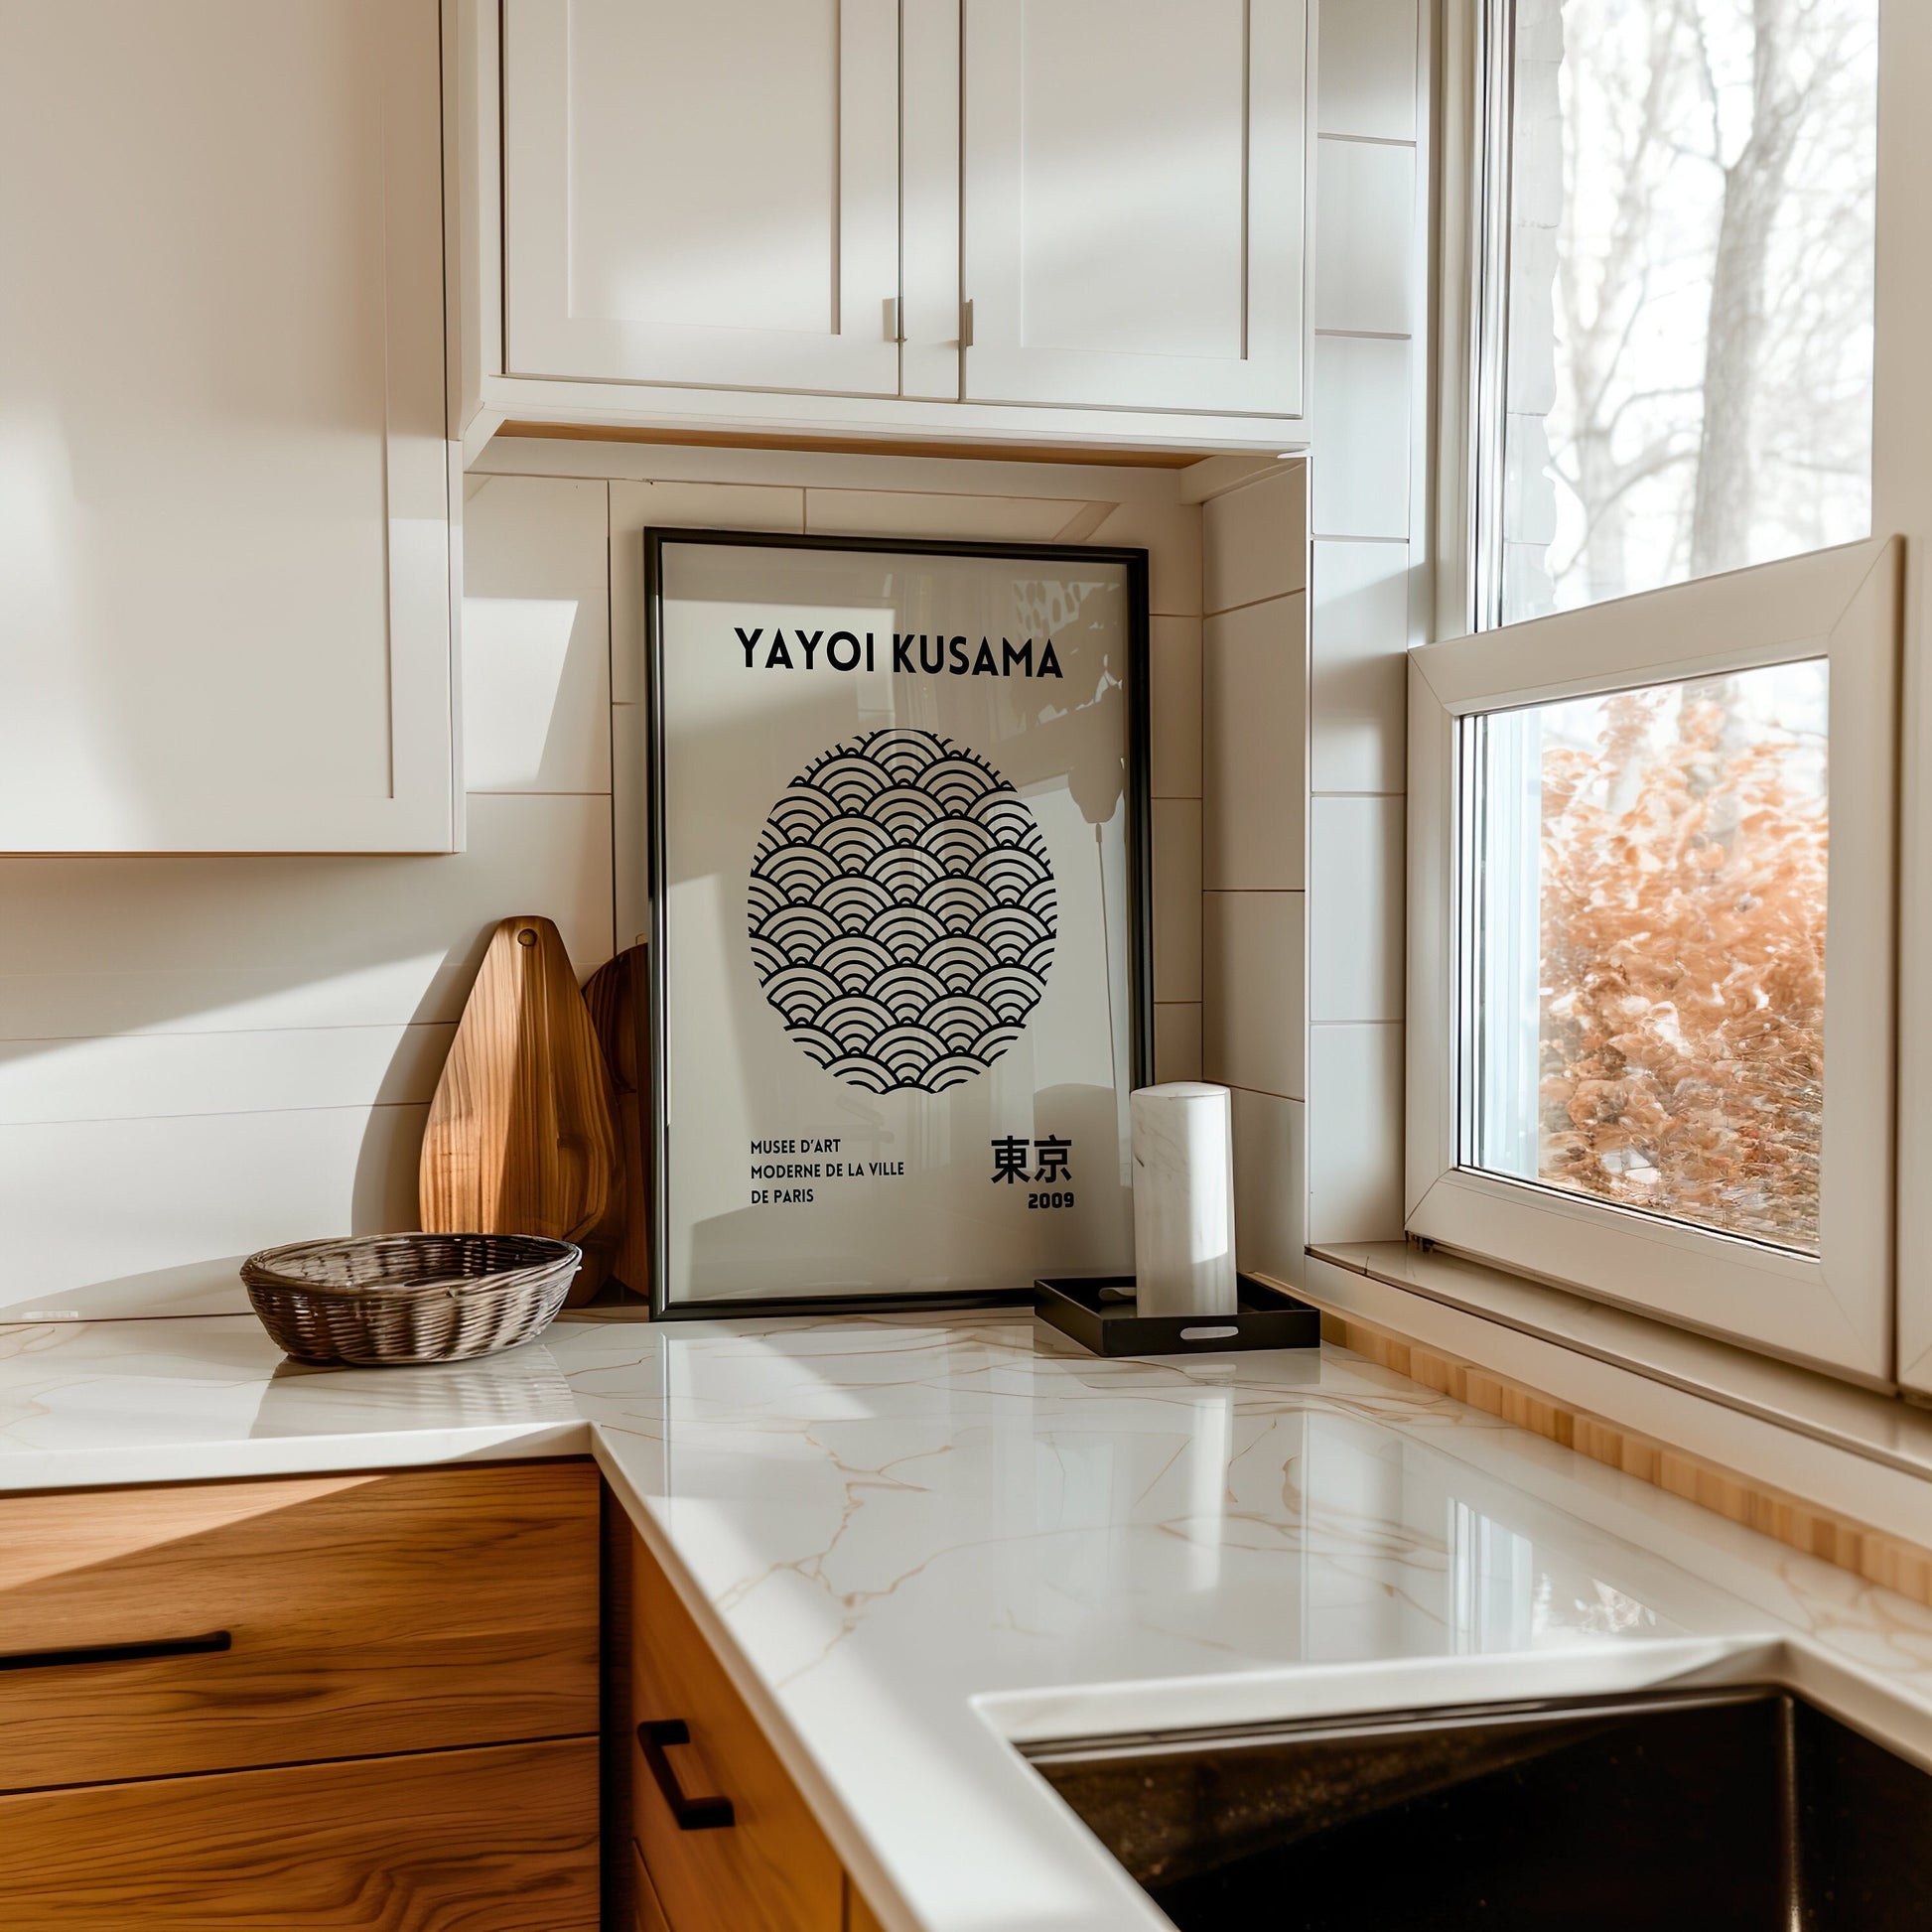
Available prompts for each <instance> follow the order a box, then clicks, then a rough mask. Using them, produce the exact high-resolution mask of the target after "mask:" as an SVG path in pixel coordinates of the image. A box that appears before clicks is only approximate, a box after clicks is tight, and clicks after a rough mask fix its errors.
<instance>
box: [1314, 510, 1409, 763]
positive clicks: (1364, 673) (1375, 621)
mask: <svg viewBox="0 0 1932 1932" xmlns="http://www.w3.org/2000/svg"><path fill="white" fill-rule="evenodd" d="M1409 567H1410V559H1409V546H1408V545H1407V544H1406V543H1322V542H1317V543H1316V544H1315V545H1314V547H1313V555H1312V556H1311V559H1310V563H1309V785H1310V788H1311V790H1314V791H1318V792H1319V791H1389V792H1397V791H1403V790H1406V789H1407V788H1408V773H1407V769H1406V764H1407V750H1406V748H1407V744H1408V716H1409V700H1408V689H1409V685H1408V657H1407V650H1408V645H1409Z"/></svg>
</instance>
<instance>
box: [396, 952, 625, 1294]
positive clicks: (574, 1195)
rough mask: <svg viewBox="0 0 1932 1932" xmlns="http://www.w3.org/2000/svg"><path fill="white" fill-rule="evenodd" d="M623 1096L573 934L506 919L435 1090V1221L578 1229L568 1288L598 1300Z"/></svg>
mask: <svg viewBox="0 0 1932 1932" xmlns="http://www.w3.org/2000/svg"><path fill="white" fill-rule="evenodd" d="M614 1100H615V1096H614V1094H613V1091H612V1085H611V1074H610V1070H609V1068H608V1067H607V1066H606V1065H605V1063H604V1053H603V1049H602V1048H601V1047H600V1046H599V1045H598V1042H597V1034H596V1032H595V1030H594V1029H593V1027H592V1025H591V1016H590V1010H589V1009H588V1008H587V1007H586V1006H585V1004H584V996H583V994H582V993H581V992H579V991H578V987H577V975H576V974H575V973H574V972H573V971H572V970H571V964H570V955H569V954H568V953H567V952H565V950H564V942H563V938H562V935H561V934H559V932H558V931H557V928H556V927H555V926H554V925H552V924H551V922H550V921H549V920H548V919H537V918H515V919H504V920H503V921H502V922H501V923H500V924H499V925H498V926H497V928H496V930H495V932H494V933H493V934H492V935H491V936H490V941H489V950H488V951H487V952H486V953H485V954H484V955H483V970H482V971H481V972H479V973H478V975H477V983H476V985H475V986H474V987H473V988H472V989H471V992H470V1003H469V1005H468V1006H466V1007H465V1008H464V1010H463V1019H462V1022H461V1024H460V1025H459V1026H458V1028H457V1031H456V1040H455V1042H454V1043H453V1044H452V1046H451V1047H450V1057H449V1059H448V1060H447V1061H446V1062H445V1063H444V1067H443V1077H442V1079H441V1080H439V1081H438V1082H437V1086H436V1097H435V1099H434V1100H433V1101H431V1103H430V1110H429V1125H428V1126H427V1127H426V1128H425V1129H424V1131H423V1154H422V1165H421V1168H420V1170H419V1173H418V1181H417V1187H418V1205H419V1208H420V1211H421V1215H422V1222H423V1226H424V1228H425V1229H426V1230H427V1231H429V1232H431V1233H444V1232H456V1231H459V1230H477V1231H481V1232H483V1233H485V1234H541V1235H549V1236H551V1237H552V1238H553V1239H557V1240H563V1241H575V1242H576V1243H577V1244H578V1245H579V1246H580V1247H581V1248H582V1249H583V1250H584V1267H583V1270H582V1272H581V1273H580V1274H579V1275H578V1277H577V1281H576V1283H575V1285H574V1286H573V1287H572V1289H571V1294H570V1300H571V1301H572V1303H577V1302H582V1301H586V1300H588V1299H589V1298H590V1296H592V1295H593V1294H595V1293H596V1291H597V1289H598V1287H599V1286H600V1285H601V1284H602V1282H603V1281H604V1278H605V1276H606V1275H607V1274H608V1273H609V1272H610V1266H611V1258H612V1253H613V1250H614V1248H615V1245H616V1242H617V1238H618V1235H619V1234H620V1232H621V1227H622V1221H623V1168H622V1165H621V1150H620V1147H619V1142H618V1128H617V1116H616V1112H615V1106H614Z"/></svg>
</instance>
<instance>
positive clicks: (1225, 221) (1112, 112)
mask: <svg viewBox="0 0 1932 1932" xmlns="http://www.w3.org/2000/svg"><path fill="white" fill-rule="evenodd" d="M1306 36H1307V22H1306V18H1305V6H1304V0H966V7H965V26H964V35H963V40H964V47H965V63H966V71H965V87H966V106H965V132H964V162H963V182H962V195H963V200H964V210H963V226H962V254H963V261H964V274H965V285H964V288H963V291H962V293H963V294H964V295H965V296H966V297H967V298H968V300H970V301H971V303H972V305H973V308H972V334H971V346H970V347H969V348H968V349H967V351H966V395H967V397H968V398H969V399H970V400H973V401H977V402H1033V403H1084V404H1094V405H1099V406H1102V407H1114V408H1134V409H1188V410H1214V411H1228V412H1243V413H1253V414H1262V415H1281V416H1293V415H1297V414H1299V413H1300V411H1301V407H1302V361H1303V351H1302V344H1303V299H1302V285H1303V265H1302V245H1303V228H1304V219H1303V183H1304V178H1305V175H1306V172H1307V170H1306V162H1305V149H1306V136H1305V123H1306V104H1305V94H1306V79H1307V54H1306Z"/></svg>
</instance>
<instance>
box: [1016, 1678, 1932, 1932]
mask: <svg viewBox="0 0 1932 1932" xmlns="http://www.w3.org/2000/svg"><path fill="white" fill-rule="evenodd" d="M1027 1754H1028V1756H1029V1757H1030V1758H1032V1759H1033V1761H1034V1764H1035V1768H1036V1769H1037V1770H1038V1771H1039V1773H1040V1774H1041V1775H1042V1776H1043V1777H1044V1778H1046V1779H1047V1781H1048V1782H1049V1783H1051V1784H1052V1785H1053V1787H1054V1788H1055V1789H1056V1790H1057V1791H1058V1792H1059V1793H1060V1795H1061V1797H1063V1798H1064V1799H1065V1800H1066V1802H1067V1803H1068V1804H1069V1805H1070V1806H1071V1807H1072V1808H1073V1810H1074V1811H1075V1812H1077V1813H1078V1814H1079V1816H1080V1817H1081V1818H1082V1819H1084V1820H1085V1821H1086V1823H1087V1825H1088V1827H1089V1828H1090V1829H1091V1830H1092V1831H1093V1833H1094V1834H1095V1836H1096V1837H1098V1838H1099V1839H1100V1840H1101V1842H1102V1843H1103V1844H1105V1845H1106V1847H1107V1848H1108V1850H1109V1851H1110V1852H1112V1853H1113V1855H1114V1856H1115V1857H1116V1858H1117V1859H1118V1860H1119V1861H1120V1862H1121V1863H1122V1864H1124V1865H1125V1866H1126V1867H1127V1869H1128V1870H1129V1871H1130V1872H1131V1873H1132V1874H1133V1876H1134V1877H1135V1879H1136V1880H1137V1881H1138V1882H1139V1883H1140V1884H1141V1885H1142V1886H1143V1887H1144V1889H1145V1890H1146V1891H1147V1892H1148V1893H1149V1895H1150V1896H1151V1897H1152V1898H1153V1899H1154V1901H1155V1903H1156V1904H1157V1905H1159V1906H1160V1907H1161V1909H1162V1910H1163V1911H1164V1912H1166V1913H1167V1915H1168V1916H1169V1918H1171V1919H1172V1920H1173V1923H1174V1924H1175V1925H1176V1926H1177V1927H1179V1928H1180V1932H1221V1928H1224V1927H1239V1928H1242V1932H1262V1929H1263V1928H1266V1932H1344V1928H1345V1929H1346V1932H1371V1929H1372V1932H1475V1929H1476V1928H1486V1927H1495V1928H1497V1932H1541V1929H1542V1928H1546V1927H1547V1928H1550V1929H1551V1932H1633V1928H1642V1932H1924V1928H1926V1927H1927V1926H1932V1775H1929V1774H1928V1773H1927V1772H1925V1771H1923V1770H1920V1769H1919V1768H1918V1767H1917V1766H1916V1765H1913V1764H1909V1763H1907V1762H1906V1761H1905V1760H1904V1759H1902V1758H1899V1757H1897V1756H1895V1755H1893V1754H1892V1753H1891V1752H1889V1751H1887V1750H1885V1749H1883V1748H1881V1747H1880V1746H1879V1745H1877V1744H1874V1743H1872V1742H1871V1741H1870V1740H1869V1739H1867V1738H1866V1737H1864V1736H1863V1735H1862V1734H1861V1733H1859V1732H1858V1731H1855V1730H1853V1729H1852V1728H1850V1727H1849V1726H1848V1725H1844V1724H1841V1723H1840V1722H1839V1721H1838V1720H1837V1719H1835V1718H1833V1717H1831V1716H1829V1715H1828V1714H1827V1713H1825V1712H1823V1711H1821V1710H1819V1709H1818V1708H1817V1707H1815V1706H1813V1705H1810V1704H1807V1703H1806V1702H1805V1701H1804V1700H1802V1699H1800V1698H1798V1697H1796V1696H1794V1695H1793V1694H1791V1693H1790V1692H1788V1691H1783V1690H1778V1689H1774V1688H1759V1687H1745V1688H1741V1689H1725V1690H1713V1691H1700V1692H1683V1693H1666V1694H1655V1695H1644V1696H1641V1697H1615V1698H1600V1699H1594V1700H1591V1699H1583V1700H1578V1701H1575V1702H1568V1703H1561V1704H1553V1703H1536V1704H1521V1705H1487V1706H1482V1707H1476V1708H1469V1709H1462V1710H1454V1711H1433V1712H1418V1713H1404V1714H1401V1715H1397V1716H1392V1717H1385V1716H1378V1717H1373V1718H1361V1719H1340V1720H1337V1719H1324V1720H1321V1721H1319V1722H1315V1723H1311V1724H1306V1725H1274V1726H1269V1727H1267V1728H1249V1729H1241V1730H1224V1731H1218V1732H1211V1733H1210V1732H1185V1733H1181V1732H1170V1733H1165V1734H1163V1735H1160V1736H1141V1737H1131V1738H1108V1739H1076V1740H1071V1741H1068V1742H1064V1743H1055V1744H1042V1745H1034V1746H1030V1747H1029V1749H1028V1753H1027Z"/></svg>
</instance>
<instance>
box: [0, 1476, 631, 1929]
mask: <svg viewBox="0 0 1932 1932" xmlns="http://www.w3.org/2000/svg"><path fill="white" fill-rule="evenodd" d="M598 1495H599V1478H598V1474H597V1470H596V1468H595V1467H594V1465H592V1464H591V1463H590V1462H588V1461H586V1460H581V1459H579V1460H568V1461H550V1462H531V1463H510V1462H502V1463H493V1464H485V1465H478V1466H472V1467H464V1468H441V1469H417V1470H407V1471H401V1472H384V1473H374V1474H363V1475H333V1476H307V1477H299V1478H293V1479H280V1478H277V1479H273V1480H267V1481H245V1482H214V1483H182V1484H171V1485H166V1486H156V1487H152V1488H145V1489H140V1488H137V1489H116V1490H93V1491H80V1492H72V1491H69V1492H64V1493H56V1494H43V1495H23V1496H11V1497H0V1927H4V1928H5V1929H6V1932H133V1929H134V1928H139V1929H140V1932H148V1928H153V1929H154V1932H338V1929H339V1928H340V1932H348V1929H349V1928H355V1932H595V1928H597V1927H598V1924H599V1893H600V1889H601V1887H600V1879H599V1836H600V1835H599V1781H600V1778H599V1752H600V1742H599V1686H598V1663H599V1654H598V1653H599V1602H598V1573H599V1555H598V1507H599V1503H598Z"/></svg>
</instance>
